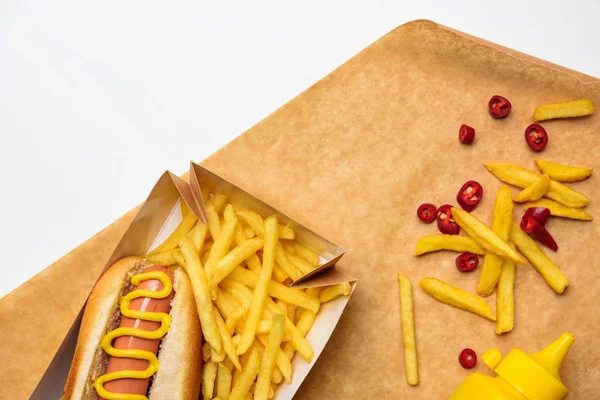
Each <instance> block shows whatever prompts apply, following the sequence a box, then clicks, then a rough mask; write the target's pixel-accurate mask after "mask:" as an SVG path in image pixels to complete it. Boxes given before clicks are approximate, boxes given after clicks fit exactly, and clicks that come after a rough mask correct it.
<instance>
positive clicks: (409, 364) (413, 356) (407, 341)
mask: <svg viewBox="0 0 600 400" xmlns="http://www.w3.org/2000/svg"><path fill="white" fill-rule="evenodd" d="M398 285H399V287H400V320H401V321H402V340H403V342H404V364H405V368H406V381H407V382H408V384H409V385H411V386H416V385H417V384H418V383H419V374H418V362H417V344H416V340H415V320H414V310H413V298H412V286H411V284H410V281H409V280H408V278H407V277H406V276H404V275H402V274H398Z"/></svg>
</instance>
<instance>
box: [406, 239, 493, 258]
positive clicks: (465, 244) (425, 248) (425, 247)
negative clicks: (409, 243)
mask: <svg viewBox="0 0 600 400" xmlns="http://www.w3.org/2000/svg"><path fill="white" fill-rule="evenodd" d="M439 250H451V251H457V252H459V253H473V254H479V255H480V256H482V255H484V254H485V250H483V248H481V246H479V245H478V244H477V242H475V241H474V240H473V239H471V238H470V237H468V236H458V235H429V236H423V237H422V238H420V239H419V241H418V242H417V246H416V248H415V255H416V256H420V255H422V254H426V253H431V252H434V251H439Z"/></svg>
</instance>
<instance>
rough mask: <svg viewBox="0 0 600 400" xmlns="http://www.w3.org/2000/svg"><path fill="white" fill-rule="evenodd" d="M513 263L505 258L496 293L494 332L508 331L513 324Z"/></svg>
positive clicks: (514, 270)
mask: <svg viewBox="0 0 600 400" xmlns="http://www.w3.org/2000/svg"><path fill="white" fill-rule="evenodd" d="M515 272H516V267H515V263H514V262H512V261H510V260H506V261H504V264H502V272H501V273H500V279H499V280H498V293H496V333H497V334H498V335H500V334H502V333H504V332H510V331H512V329H513V326H514V324H515Z"/></svg>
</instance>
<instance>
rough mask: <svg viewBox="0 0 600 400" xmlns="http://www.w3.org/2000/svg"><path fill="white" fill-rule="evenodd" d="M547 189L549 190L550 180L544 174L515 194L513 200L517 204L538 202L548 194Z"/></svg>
mask: <svg viewBox="0 0 600 400" xmlns="http://www.w3.org/2000/svg"><path fill="white" fill-rule="evenodd" d="M548 188H550V178H549V177H548V175H546V174H544V175H541V176H540V177H539V178H538V179H537V180H536V181H535V182H534V183H533V184H531V185H530V186H527V187H526V188H525V189H523V190H522V191H520V192H519V193H517V195H516V196H515V197H513V200H514V201H515V202H517V203H525V202H526V201H536V200H539V199H541V198H542V197H544V196H545V195H546V193H548Z"/></svg>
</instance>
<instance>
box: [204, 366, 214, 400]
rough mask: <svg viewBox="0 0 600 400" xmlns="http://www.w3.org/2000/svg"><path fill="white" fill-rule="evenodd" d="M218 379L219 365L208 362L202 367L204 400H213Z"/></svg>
mask: <svg viewBox="0 0 600 400" xmlns="http://www.w3.org/2000/svg"><path fill="white" fill-rule="evenodd" d="M216 377H217V363H215V362H213V361H208V362H206V363H205V364H204V366H203V367H202V398H203V399H204V400H211V399H212V398H213V391H214V388H215V379H216Z"/></svg>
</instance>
